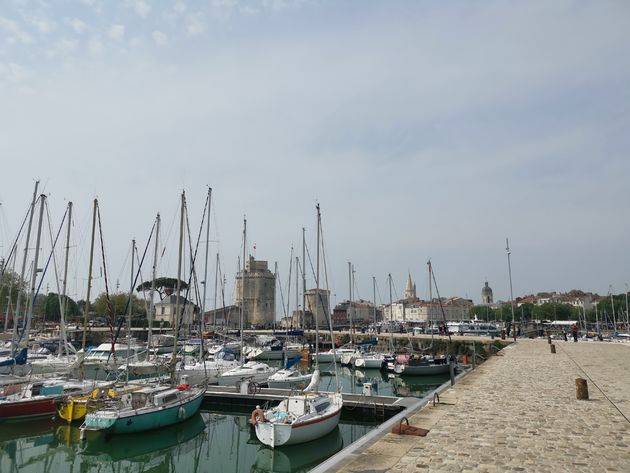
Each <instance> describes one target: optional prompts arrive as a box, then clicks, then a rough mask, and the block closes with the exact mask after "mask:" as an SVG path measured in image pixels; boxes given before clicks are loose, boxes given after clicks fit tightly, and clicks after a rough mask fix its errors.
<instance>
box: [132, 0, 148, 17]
mask: <svg viewBox="0 0 630 473" xmlns="http://www.w3.org/2000/svg"><path fill="white" fill-rule="evenodd" d="M133 9H134V11H135V12H136V13H137V14H138V15H139V16H141V17H142V18H146V17H147V16H148V15H149V13H151V6H150V5H149V4H147V3H146V2H144V1H143V0H136V1H135V2H134V4H133Z"/></svg>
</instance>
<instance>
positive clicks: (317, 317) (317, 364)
mask: <svg viewBox="0 0 630 473" xmlns="http://www.w3.org/2000/svg"><path fill="white" fill-rule="evenodd" d="M320 219H321V216H320V213H319V204H317V251H316V254H317V256H316V260H315V268H316V269H315V314H314V315H315V368H317V367H319V361H318V358H319V320H318V319H319V310H318V309H319V244H320V243H319V241H320V234H319V232H320V228H319V224H320ZM330 341H331V342H333V340H332V339H331V340H330ZM333 348H334V345H333Z"/></svg>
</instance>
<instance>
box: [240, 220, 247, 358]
mask: <svg viewBox="0 0 630 473" xmlns="http://www.w3.org/2000/svg"><path fill="white" fill-rule="evenodd" d="M246 249H247V219H246V218H245V217H243V260H242V263H241V310H240V313H239V316H240V319H241V320H240V322H241V329H240V330H239V333H240V335H241V354H240V357H241V365H242V364H243V325H244V321H245V251H246Z"/></svg>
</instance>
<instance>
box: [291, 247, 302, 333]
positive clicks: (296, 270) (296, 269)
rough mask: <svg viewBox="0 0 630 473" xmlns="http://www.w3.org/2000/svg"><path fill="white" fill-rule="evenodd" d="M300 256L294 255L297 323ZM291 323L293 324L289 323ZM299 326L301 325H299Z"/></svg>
mask: <svg viewBox="0 0 630 473" xmlns="http://www.w3.org/2000/svg"><path fill="white" fill-rule="evenodd" d="M299 268H300V257H299V256H296V257H295V315H296V316H297V317H298V324H299V322H300V315H299V314H300V279H299V278H300V270H299ZM291 325H293V324H291ZM300 327H301V326H300Z"/></svg>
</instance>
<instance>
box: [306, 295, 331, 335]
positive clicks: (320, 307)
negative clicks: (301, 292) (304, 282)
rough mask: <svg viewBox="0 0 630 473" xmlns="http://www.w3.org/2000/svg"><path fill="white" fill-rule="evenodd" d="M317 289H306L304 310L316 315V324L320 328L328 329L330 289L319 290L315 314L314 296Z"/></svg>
mask: <svg viewBox="0 0 630 473" xmlns="http://www.w3.org/2000/svg"><path fill="white" fill-rule="evenodd" d="M316 294H317V289H308V290H307V291H306V293H305V296H306V311H307V312H311V313H312V314H313V316H314V317H317V325H318V326H319V328H320V330H328V319H329V318H330V291H329V290H327V289H320V290H319V301H317V314H315V301H316V299H315V297H316Z"/></svg>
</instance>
